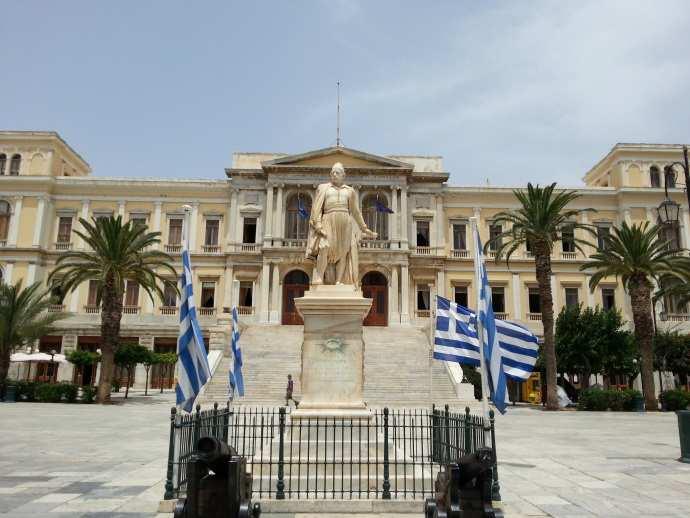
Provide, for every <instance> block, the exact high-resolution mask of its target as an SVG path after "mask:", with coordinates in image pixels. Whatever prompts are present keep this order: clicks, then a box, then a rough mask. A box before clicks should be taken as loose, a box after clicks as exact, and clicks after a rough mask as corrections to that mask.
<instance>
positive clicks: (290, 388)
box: [285, 374, 299, 408]
mask: <svg viewBox="0 0 690 518" xmlns="http://www.w3.org/2000/svg"><path fill="white" fill-rule="evenodd" d="M287 379H288V382H287V387H286V388H285V406H289V404H290V400H292V402H293V403H294V404H295V408H297V407H298V406H299V403H298V402H297V401H296V400H295V398H294V397H292V393H293V391H294V390H295V382H294V381H292V374H288V375H287Z"/></svg>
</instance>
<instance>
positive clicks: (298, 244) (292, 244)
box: [282, 239, 307, 248]
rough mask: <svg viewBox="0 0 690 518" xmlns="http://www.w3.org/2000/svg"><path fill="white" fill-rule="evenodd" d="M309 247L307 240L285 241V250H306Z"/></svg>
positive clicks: (283, 243)
mask: <svg viewBox="0 0 690 518" xmlns="http://www.w3.org/2000/svg"><path fill="white" fill-rule="evenodd" d="M305 246H307V240H306V239H283V242H282V247H283V248H304V247H305Z"/></svg>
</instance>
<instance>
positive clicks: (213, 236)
mask: <svg viewBox="0 0 690 518" xmlns="http://www.w3.org/2000/svg"><path fill="white" fill-rule="evenodd" d="M219 228H220V220H218V219H207V220H206V236H205V238H204V239H205V240H204V244H205V245H206V246H218V230H219Z"/></svg>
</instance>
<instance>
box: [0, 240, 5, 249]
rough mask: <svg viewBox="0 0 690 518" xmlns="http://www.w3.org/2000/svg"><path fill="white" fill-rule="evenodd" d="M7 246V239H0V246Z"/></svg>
mask: <svg viewBox="0 0 690 518" xmlns="http://www.w3.org/2000/svg"><path fill="white" fill-rule="evenodd" d="M6 246H7V239H0V248H4V247H6Z"/></svg>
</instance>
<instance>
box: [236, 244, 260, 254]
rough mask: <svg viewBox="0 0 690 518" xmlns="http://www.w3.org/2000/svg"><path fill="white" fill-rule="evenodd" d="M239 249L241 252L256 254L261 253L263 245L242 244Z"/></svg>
mask: <svg viewBox="0 0 690 518" xmlns="http://www.w3.org/2000/svg"><path fill="white" fill-rule="evenodd" d="M238 247H239V251H240V252H244V253H249V254H256V253H258V252H260V251H261V245H260V244H259V243H241V244H239V245H238Z"/></svg>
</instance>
